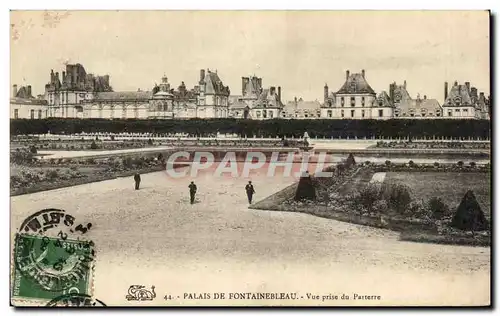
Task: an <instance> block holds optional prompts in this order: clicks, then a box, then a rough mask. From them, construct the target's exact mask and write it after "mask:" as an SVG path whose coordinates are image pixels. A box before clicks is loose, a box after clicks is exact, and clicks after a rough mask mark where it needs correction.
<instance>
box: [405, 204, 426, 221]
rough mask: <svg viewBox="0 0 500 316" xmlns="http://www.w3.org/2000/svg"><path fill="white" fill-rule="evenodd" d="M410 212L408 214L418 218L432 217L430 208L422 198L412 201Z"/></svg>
mask: <svg viewBox="0 0 500 316" xmlns="http://www.w3.org/2000/svg"><path fill="white" fill-rule="evenodd" d="M408 212H409V214H408V215H410V216H412V217H416V218H424V219H428V218H430V217H431V213H430V210H429V208H428V207H427V205H425V204H424V203H423V202H422V201H421V200H417V201H412V202H411V203H410V205H409V207H408Z"/></svg>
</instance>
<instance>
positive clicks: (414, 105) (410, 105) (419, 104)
mask: <svg viewBox="0 0 500 316" xmlns="http://www.w3.org/2000/svg"><path fill="white" fill-rule="evenodd" d="M397 108H398V109H400V110H402V111H404V112H406V111H410V110H427V111H435V110H437V109H441V106H440V105H439V101H438V100H436V99H418V98H417V99H413V100H407V101H404V102H401V103H399V104H398V106H397Z"/></svg>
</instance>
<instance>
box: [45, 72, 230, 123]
mask: <svg viewBox="0 0 500 316" xmlns="http://www.w3.org/2000/svg"><path fill="white" fill-rule="evenodd" d="M229 94H230V90H229V87H227V86H224V84H223V83H222V81H221V80H220V78H219V76H218V74H217V72H211V71H210V70H207V71H205V70H204V69H202V70H201V71H200V80H199V85H196V86H195V87H194V88H193V89H191V90H188V89H187V88H186V85H185V84H184V82H182V83H181V85H180V86H179V87H178V88H177V90H174V89H172V88H171V87H170V83H169V82H168V78H167V77H166V76H163V78H162V79H161V83H160V85H155V87H153V89H152V90H151V91H141V90H140V89H139V90H138V91H119V92H115V91H113V89H112V88H111V86H110V85H109V76H108V75H105V76H94V75H92V74H87V73H86V71H85V68H84V67H83V66H82V65H81V64H76V65H67V66H66V71H63V73H62V82H61V80H60V78H59V73H58V72H56V73H54V71H53V70H52V71H51V74H50V82H49V83H48V84H47V85H46V86H45V99H46V101H47V104H48V109H47V114H46V116H47V117H77V118H106V119H128V118H136V119H172V118H195V117H201V118H212V117H227V116H228V113H229V110H228V108H229V102H228V98H229Z"/></svg>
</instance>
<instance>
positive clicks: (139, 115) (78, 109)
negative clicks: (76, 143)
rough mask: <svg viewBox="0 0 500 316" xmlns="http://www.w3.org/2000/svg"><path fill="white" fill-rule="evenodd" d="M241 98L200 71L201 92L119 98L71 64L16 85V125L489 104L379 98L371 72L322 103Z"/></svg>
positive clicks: (396, 92)
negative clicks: (34, 85) (39, 87)
mask: <svg viewBox="0 0 500 316" xmlns="http://www.w3.org/2000/svg"><path fill="white" fill-rule="evenodd" d="M241 82H242V86H241V95H233V96H231V95H230V94H231V92H230V89H229V87H228V86H226V85H224V83H223V82H222V80H221V79H220V77H219V74H218V73H217V70H216V71H215V72H214V71H210V69H206V70H205V69H201V70H200V72H199V80H198V83H197V85H195V86H194V87H193V88H191V89H188V88H187V87H186V85H185V83H184V82H181V84H180V85H179V86H178V87H177V88H176V89H174V88H173V87H171V85H170V83H169V81H168V78H167V76H166V75H164V76H163V77H162V78H161V83H160V84H159V85H157V84H155V86H154V87H153V88H152V89H151V90H150V91H141V90H140V89H139V90H137V91H119V92H115V91H113V88H112V87H111V85H110V77H109V75H104V76H98V75H94V74H91V73H87V71H86V70H85V68H84V67H83V65H81V64H68V65H66V68H65V71H63V72H62V77H61V76H60V75H59V72H55V73H54V71H53V70H51V72H50V81H49V82H48V83H47V84H46V85H45V92H44V94H43V95H39V96H37V97H36V98H35V97H33V95H32V91H31V86H29V85H28V86H25V87H20V88H19V89H17V85H13V88H12V95H11V98H10V108H11V110H10V112H11V113H10V117H11V118H13V119H15V118H27V119H41V118H47V117H61V118H104V119H183V118H185V119H189V118H226V117H233V118H248V119H255V120H265V119H275V118H282V119H318V118H324V119H377V120H386V119H398V118H400V119H437V118H443V119H455V118H456V119H490V112H491V100H490V96H489V97H488V98H486V97H485V95H484V93H483V92H481V93H479V94H478V90H477V89H476V88H475V87H471V86H470V83H469V82H465V83H464V84H463V85H462V84H458V82H456V81H455V83H454V84H453V86H452V87H451V88H450V89H449V88H448V83H447V82H445V89H444V90H445V91H444V104H443V105H442V106H441V105H440V104H439V102H438V101H437V100H436V99H432V98H427V96H426V95H424V96H423V97H420V95H419V94H418V95H417V97H416V98H415V99H414V98H412V97H411V95H410V93H409V92H408V90H407V85H406V81H404V83H403V84H402V85H401V84H396V82H393V83H391V84H390V85H389V90H388V91H381V92H379V93H378V94H377V93H376V92H375V91H374V90H373V89H372V87H371V86H370V85H369V84H368V81H367V80H366V72H365V71H364V70H362V71H361V72H360V73H350V71H349V70H347V71H346V75H345V82H344V84H343V85H342V86H341V87H340V88H339V89H338V90H337V91H335V92H332V93H331V92H330V91H329V87H328V85H327V84H325V86H324V89H323V93H324V94H323V103H322V104H321V103H320V102H318V101H304V100H302V98H299V99H297V98H296V97H295V98H294V101H291V102H287V103H286V105H284V104H283V102H282V99H281V87H280V86H278V87H277V88H276V87H275V86H270V87H269V88H267V89H264V88H263V85H262V78H259V77H257V76H255V75H253V76H248V77H242V81H241Z"/></svg>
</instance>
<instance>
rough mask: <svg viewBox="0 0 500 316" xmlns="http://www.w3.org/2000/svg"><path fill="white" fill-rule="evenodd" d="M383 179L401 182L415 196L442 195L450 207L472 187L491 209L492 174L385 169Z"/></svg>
mask: <svg viewBox="0 0 500 316" xmlns="http://www.w3.org/2000/svg"><path fill="white" fill-rule="evenodd" d="M384 183H387V184H392V183H401V184H405V185H407V186H409V187H410V188H411V190H412V195H413V197H414V198H419V199H424V200H429V199H430V198H432V197H440V198H442V199H443V200H444V201H445V202H446V203H447V204H448V205H449V206H450V208H452V209H454V208H456V207H457V206H458V204H459V203H460V201H461V200H462V198H463V196H464V195H465V193H466V192H467V190H473V191H474V194H475V196H476V198H477V201H478V202H479V205H480V206H481V208H482V209H483V211H484V213H485V215H486V216H487V217H489V215H490V212H491V187H490V186H491V174H490V173H479V172H477V173H471V172H467V173H458V172H388V173H387V174H386V177H385V181H384Z"/></svg>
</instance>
